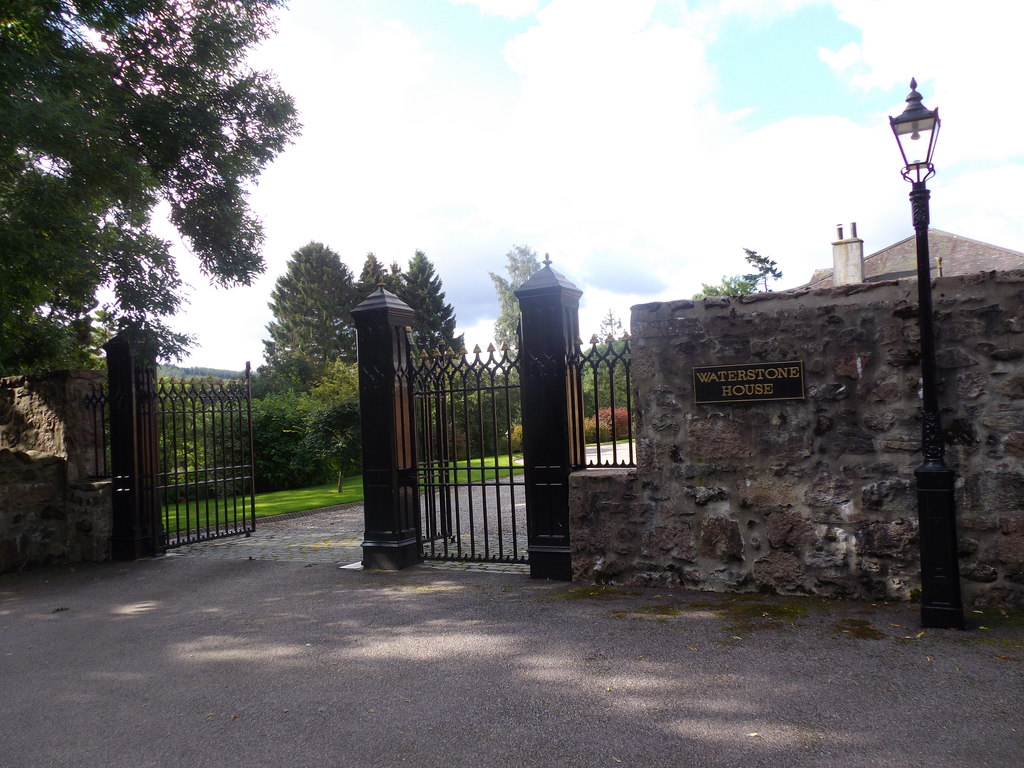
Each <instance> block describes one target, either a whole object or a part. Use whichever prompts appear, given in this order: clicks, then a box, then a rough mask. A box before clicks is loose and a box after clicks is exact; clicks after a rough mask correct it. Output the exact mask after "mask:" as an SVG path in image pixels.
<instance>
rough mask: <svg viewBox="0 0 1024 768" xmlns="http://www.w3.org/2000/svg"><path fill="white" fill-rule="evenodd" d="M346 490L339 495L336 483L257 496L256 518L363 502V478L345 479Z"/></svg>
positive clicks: (358, 476)
mask: <svg viewBox="0 0 1024 768" xmlns="http://www.w3.org/2000/svg"><path fill="white" fill-rule="evenodd" d="M344 485H345V490H344V491H342V492H341V493H338V484H337V483H335V482H330V483H324V484H323V485H314V486H311V487H309V488H296V489H294V490H291V491H271V492H270V493H257V494H256V517H258V518H259V517H271V516H273V515H283V514H285V513H287V512H302V511H304V510H307V509H318V508H319V507H333V506H334V505H335V504H349V503H351V502H354V501H362V500H363V476H362V475H353V476H352V477H346V478H345V484H344Z"/></svg>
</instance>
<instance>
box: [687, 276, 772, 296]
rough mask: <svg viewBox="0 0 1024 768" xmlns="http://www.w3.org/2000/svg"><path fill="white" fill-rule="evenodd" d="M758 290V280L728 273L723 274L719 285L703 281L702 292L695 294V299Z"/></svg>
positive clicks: (744, 294) (741, 294)
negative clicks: (730, 275) (728, 274)
mask: <svg viewBox="0 0 1024 768" xmlns="http://www.w3.org/2000/svg"><path fill="white" fill-rule="evenodd" d="M756 290H757V281H756V280H751V279H750V277H749V276H744V275H733V276H732V277H729V276H727V275H723V276H722V282H721V283H719V284H718V285H708V284H707V283H701V286H700V292H699V293H695V294H693V298H694V299H706V298H707V297H708V296H746V295H747V294H748V293H753V292H754V291H756Z"/></svg>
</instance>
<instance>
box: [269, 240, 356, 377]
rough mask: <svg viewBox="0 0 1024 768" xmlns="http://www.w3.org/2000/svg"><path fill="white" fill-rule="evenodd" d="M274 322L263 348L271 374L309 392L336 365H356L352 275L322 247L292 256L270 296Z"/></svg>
mask: <svg viewBox="0 0 1024 768" xmlns="http://www.w3.org/2000/svg"><path fill="white" fill-rule="evenodd" d="M270 296H271V302H270V309H271V310H272V311H273V313H274V320H273V321H272V322H271V323H270V324H269V325H268V326H267V331H268V332H269V333H270V339H269V340H266V341H264V342H263V345H264V347H265V350H266V351H265V357H266V362H267V364H266V366H265V368H264V370H262V371H261V373H266V374H269V375H270V376H271V377H273V378H276V379H278V380H280V381H281V382H282V383H285V384H287V385H290V386H293V387H295V388H297V389H307V388H308V387H309V386H310V385H311V384H312V383H313V382H315V381H316V380H318V379H319V378H320V377H321V376H322V375H323V372H324V370H325V368H326V367H327V365H328V364H329V363H331V362H333V361H335V360H339V359H340V360H345V361H355V359H356V358H355V353H356V345H355V326H354V325H353V323H352V317H351V314H350V312H351V309H352V307H353V305H354V304H355V303H356V300H357V293H356V291H355V287H354V284H353V280H352V271H351V270H350V269H349V268H348V267H347V266H346V265H345V264H343V263H342V261H341V258H340V257H339V256H338V254H337V253H335V252H334V251H332V250H331V249H330V248H328V247H327V246H325V245H324V244H323V243H309V244H308V245H304V246H303V247H302V248H299V249H298V250H297V251H295V253H293V254H292V256H291V259H290V261H289V262H288V268H287V271H286V272H285V274H284V275H282V276H281V277H279V278H278V279H277V284H276V285H275V287H274V290H273V292H272V293H271V295H270Z"/></svg>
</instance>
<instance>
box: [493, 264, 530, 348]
mask: <svg viewBox="0 0 1024 768" xmlns="http://www.w3.org/2000/svg"><path fill="white" fill-rule="evenodd" d="M505 259H506V261H507V262H508V263H507V264H506V267H505V269H506V271H507V272H508V277H507V278H505V277H502V276H501V275H496V274H494V273H493V272H489V273H488V274H489V275H490V276H491V282H493V283H494V290H495V291H496V292H497V294H498V302H499V304H500V314H499V315H498V319H497V320H496V321H495V323H494V343H495V344H496V345H497V346H498V347H504V346H509V347H518V346H519V300H518V299H516V296H515V293H513V291H515V289H516V288H518V287H519V286H521V285H522V284H523V283H525V282H526V281H527V280H529V279H530V276H531V275H533V273H534V272H536V271H537V270H538V269H540V262H539V261H538V260H537V254H536V253H534V252H533V251H532V250H531V249H530V247H529V246H528V245H514V246H512V250H510V251H509V252H508V253H506V254H505Z"/></svg>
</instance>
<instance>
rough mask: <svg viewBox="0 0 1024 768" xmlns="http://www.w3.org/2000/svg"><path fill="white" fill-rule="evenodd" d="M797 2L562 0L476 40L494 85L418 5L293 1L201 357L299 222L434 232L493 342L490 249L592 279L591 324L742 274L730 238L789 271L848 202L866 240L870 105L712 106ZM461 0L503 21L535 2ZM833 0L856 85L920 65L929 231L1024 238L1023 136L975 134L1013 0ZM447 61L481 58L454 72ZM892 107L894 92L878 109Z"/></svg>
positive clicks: (240, 330) (400, 237)
mask: <svg viewBox="0 0 1024 768" xmlns="http://www.w3.org/2000/svg"><path fill="white" fill-rule="evenodd" d="M810 2H813V0H775V1H774V2H769V1H766V0H725V1H724V2H718V3H715V2H712V3H705V4H702V5H700V6H697V7H695V8H693V9H689V8H688V7H687V6H685V5H683V4H681V5H680V6H679V7H680V18H681V23H678V24H675V25H670V24H669V23H668V22H659V21H657V19H658V18H660V17H659V16H658V15H657V10H658V9H657V7H656V3H655V2H654V0H624V1H622V2H613V1H612V0H599V1H598V0H553V1H552V2H550V3H548V4H547V5H546V6H545V7H544V8H543V9H541V10H539V11H537V12H536V18H535V19H534V20H532V22H531V25H530V26H529V28H528V29H527V30H526V31H525V32H522V33H521V34H518V35H516V36H514V37H510V39H508V41H507V42H506V43H505V45H504V47H503V49H502V51H501V53H502V55H503V59H499V58H498V56H497V53H498V52H497V51H492V52H491V53H492V55H493V59H494V60H493V61H489V62H488V64H487V66H490V67H493V66H495V64H494V61H499V62H500V61H504V63H505V65H506V66H507V68H508V69H507V71H505V72H503V73H500V74H502V76H504V77H505V78H506V79H505V80H503V81H502V83H501V85H500V86H499V85H497V84H496V81H495V80H494V79H492V75H491V74H490V73H489V71H488V70H487V68H486V67H485V66H484V64H483V63H482V62H479V61H477V60H475V59H472V58H457V59H452V58H450V57H449V55H450V54H451V53H452V52H451V51H449V50H446V49H445V47H444V44H443V43H442V40H444V38H443V36H439V35H437V34H434V33H432V32H431V31H430V30H428V29H425V28H421V27H416V26H413V22H411V21H403V20H401V19H394V18H367V19H363V20H361V21H359V22H352V20H351V19H340V20H334V21H333V22H332V23H334V24H335V25H336V26H331V25H330V24H327V23H324V24H322V25H320V26H317V27H315V28H314V27H311V26H309V25H308V24H307V25H306V26H302V25H299V24H298V22H297V21H296V19H295V18H293V17H290V16H289V15H287V14H286V15H284V16H283V17H282V20H281V25H280V29H281V33H280V35H279V37H278V38H275V39H274V40H272V41H270V42H269V43H268V44H267V45H266V46H264V48H263V50H262V51H261V53H260V54H259V56H260V59H259V65H260V66H265V67H272V68H273V69H275V70H276V71H277V72H278V73H279V75H280V78H281V81H282V84H283V85H284V87H285V89H286V90H288V91H289V92H290V93H292V94H294V95H295V97H296V99H297V102H298V104H299V106H300V108H301V110H302V113H303V116H302V117H303V122H304V123H305V125H306V128H305V132H304V134H303V136H302V137H301V138H300V139H299V140H298V142H297V143H296V145H295V146H293V147H291V148H290V149H289V150H288V151H287V152H286V153H285V155H284V156H282V157H281V158H280V159H279V160H278V161H277V162H276V163H275V164H274V166H273V167H271V168H270V169H269V170H268V171H267V172H266V173H265V174H264V177H263V178H262V180H261V183H260V186H259V187H258V188H257V189H256V191H255V192H254V194H253V204H254V207H255V208H256V210H258V211H260V212H261V213H262V215H263V216H264V218H265V220H266V226H267V233H268V241H267V248H266V255H267V260H268V263H269V268H268V272H267V274H266V275H265V276H264V277H263V278H261V280H260V281H259V283H258V284H257V286H255V287H254V288H252V289H244V290H240V291H231V292H224V291H221V292H219V293H217V294H213V293H212V291H207V289H197V292H196V297H195V300H194V301H193V304H192V308H191V309H190V313H189V315H188V317H187V319H183V322H186V323H188V324H189V326H190V329H191V330H193V331H195V332H199V333H200V337H201V340H202V341H203V343H204V345H205V349H204V350H203V351H202V352H201V353H197V354H196V355H194V356H193V359H194V360H195V361H196V364H209V365H220V364H221V363H222V362H223V363H225V364H227V363H229V362H230V363H231V364H232V365H234V364H235V363H234V358H235V357H237V356H239V355H241V354H242V349H243V348H245V349H247V350H248V351H246V352H245V355H246V356H248V357H252V358H258V355H259V351H260V350H261V348H262V347H261V345H260V344H259V339H260V338H261V337H262V335H263V333H264V331H263V327H264V326H265V325H266V323H267V322H268V321H269V319H270V317H269V312H268V311H267V310H266V308H265V306H266V301H267V297H268V296H269V292H270V289H271V287H272V286H273V282H274V280H275V279H276V277H277V276H278V275H280V274H281V273H282V272H283V271H284V264H285V261H286V260H287V258H288V256H289V254H290V253H291V252H292V251H294V250H295V249H296V248H298V247H300V246H301V245H303V244H304V243H306V242H308V241H309V240H314V239H315V240H321V241H323V242H325V243H327V244H329V245H330V246H331V247H333V248H334V249H335V250H337V251H338V252H339V253H341V254H342V255H343V257H344V258H345V259H346V260H347V262H348V263H349V265H350V267H352V268H353V270H358V269H359V267H360V266H361V264H362V259H363V256H364V255H365V253H366V252H367V251H369V250H374V251H375V252H376V253H377V255H378V256H379V257H380V258H382V259H383V260H384V261H391V260H398V261H401V262H405V261H407V260H408V258H409V257H410V256H411V255H412V253H413V250H414V249H416V248H421V249H423V250H425V251H426V252H427V254H428V256H430V257H431V258H432V260H433V261H434V263H435V265H436V267H437V269H438V273H439V275H440V276H441V278H442V279H443V281H444V284H445V288H446V290H447V292H448V298H449V300H451V301H452V302H453V304H454V305H455V308H456V311H457V312H458V313H459V320H460V323H461V324H462V325H461V326H460V330H464V331H466V334H467V344H469V346H470V347H472V345H473V344H474V343H479V344H481V346H482V347H485V346H486V343H487V341H488V340H489V338H490V336H491V329H492V327H493V314H495V313H496V311H497V307H496V302H495V300H494V294H493V289H492V286H491V283H490V280H489V279H488V278H487V272H488V271H500V270H501V269H502V268H503V265H504V254H505V252H506V251H507V250H508V248H509V247H510V246H511V245H512V244H513V243H527V244H529V245H530V246H532V247H533V248H534V249H535V250H536V251H537V252H538V253H540V254H541V255H543V254H544V253H545V252H549V253H550V254H551V256H552V259H553V260H554V267H555V269H557V270H558V271H560V272H563V273H564V274H566V275H567V276H568V277H569V278H570V279H572V280H573V281H574V282H576V283H577V285H579V286H580V287H581V288H583V289H584V298H583V305H582V308H581V329H582V330H583V332H584V333H585V334H587V335H589V333H592V332H593V331H594V330H596V328H597V327H598V325H599V323H600V320H601V317H602V316H603V315H604V314H605V313H606V312H607V311H608V309H612V310H613V311H614V312H615V313H616V314H617V315H619V316H620V317H621V318H622V320H623V321H626V320H627V319H628V311H629V310H628V308H629V305H630V304H631V303H642V302H648V301H654V300H667V299H679V298H688V297H689V296H690V295H691V294H692V293H693V292H695V291H696V290H698V289H699V287H700V284H701V283H702V282H707V283H715V282H718V280H720V279H721V277H722V276H723V275H733V274H738V273H741V272H743V271H744V270H745V268H746V264H745V262H744V261H743V252H742V248H743V247H748V248H752V249H754V250H757V251H759V252H760V253H763V254H766V255H769V256H771V257H772V258H775V259H776V260H777V261H778V262H779V265H780V267H781V268H782V270H783V272H784V273H785V278H784V280H783V281H781V282H780V284H779V286H780V287H786V286H791V285H797V284H800V283H802V282H804V281H806V280H807V279H808V278H809V277H810V274H811V273H812V272H813V270H814V269H815V268H818V267H821V266H827V265H828V264H829V260H830V253H831V250H830V245H829V244H830V242H831V240H832V239H833V238H834V234H835V225H836V224H837V223H840V222H842V223H848V222H849V221H851V220H855V221H857V222H858V225H859V231H860V234H861V236H862V237H864V239H865V241H866V248H867V250H868V251H869V252H871V251H873V250H877V249H878V248H881V247H883V246H885V245H888V244H889V243H891V242H893V241H894V240H897V239H899V238H901V237H905V236H906V235H907V234H909V233H910V231H911V227H910V208H909V203H908V202H907V200H906V195H907V192H908V189H907V188H906V186H907V185H906V184H905V183H904V182H903V181H902V180H901V179H900V177H899V173H898V168H897V157H898V152H897V150H896V147H895V142H894V141H893V138H892V136H891V134H890V133H889V132H888V130H887V127H886V120H885V113H884V112H879V113H878V114H868V115H864V116H863V117H862V118H859V119H857V120H852V119H848V118H840V117H828V116H824V117H814V118H811V117H802V118H795V117H794V118H788V119H780V120H778V121H776V122H774V123H772V124H769V125H764V126H763V127H760V128H758V129H756V130H748V129H745V128H744V127H743V126H744V123H743V121H742V120H740V119H738V116H737V115H736V114H723V113H722V112H721V111H720V110H719V109H718V108H717V107H716V89H717V88H718V86H719V83H718V77H719V75H718V73H717V72H716V71H715V70H714V69H713V68H712V65H711V64H710V62H709V56H708V46H709V44H710V42H711V41H713V40H714V39H715V37H716V35H725V34H730V29H731V27H730V24H731V23H732V22H734V21H736V20H737V19H742V20H746V21H747V22H751V21H752V22H754V23H758V24H765V25H767V24H770V23H771V22H772V21H773V20H774V19H776V18H779V17H781V16H784V15H786V14H790V13H793V12H794V10H795V9H797V8H799V7H801V6H803V5H806V4H808V3H810ZM474 4H475V5H477V7H479V8H480V9H481V12H483V13H487V14H495V15H500V16H504V17H506V18H514V17H521V16H523V15H525V14H529V13H532V12H533V11H534V10H536V7H537V3H534V2H523V3H516V2H509V3H497V2H484V1H483V0H480V1H479V2H476V3H474ZM819 4H820V3H819ZM832 5H834V7H835V8H836V9H837V11H836V13H837V14H838V15H839V17H840V18H841V19H842V20H843V21H845V22H847V23H848V24H851V25H853V26H854V27H856V28H858V29H859V30H860V31H861V34H860V39H859V41H857V42H850V43H847V44H844V45H843V46H842V47H840V48H838V50H834V51H833V50H828V49H820V50H819V57H820V59H821V60H822V61H823V62H826V63H827V64H828V65H829V66H831V67H832V68H833V70H834V71H835V72H836V73H837V76H838V77H840V78H842V79H843V80H845V81H846V82H848V83H850V84H851V85H853V86H854V87H856V88H859V89H863V90H864V92H865V93H870V92H878V90H879V89H885V90H886V92H888V89H890V88H893V87H899V86H900V84H902V83H904V82H905V81H908V80H909V78H910V76H911V75H916V76H917V77H918V78H919V80H921V82H922V93H924V94H925V103H926V104H928V105H929V106H934V105H940V106H941V109H942V116H943V121H944V125H943V135H942V137H941V139H940V146H939V157H938V162H939V175H938V176H937V177H936V179H935V181H934V182H933V184H932V186H933V188H934V197H933V206H932V210H933V221H934V223H935V226H938V227H941V228H944V229H950V230H951V231H955V232H957V233H959V234H963V235H966V236H968V237H976V238H978V239H982V240H989V241H991V242H994V243H996V244H1000V245H1005V246H1007V247H1011V248H1018V249H1024V229H1022V224H1021V223H1020V217H1019V211H1020V209H1021V207H1022V202H1024V201H1022V199H1021V192H1020V190H1021V189H1024V184H1022V183H1021V182H1024V178H1021V173H1022V171H1021V166H1020V165H1017V166H1014V167H1012V168H1007V166H1006V158H1007V157H1013V156H1014V155H1016V156H1017V157H1019V156H1020V155H1021V154H1024V144H1022V142H1024V134H1022V133H1021V132H1019V131H1011V132H1008V133H1006V134H1005V135H1001V136H995V137H990V135H989V134H990V124H991V119H992V115H993V112H994V111H995V112H996V113H997V114H1008V115H1009V117H1010V118H1012V119H1016V118H1017V117H1020V116H1021V115H1020V114H1019V113H1020V109H1021V107H1020V104H1021V101H1020V100H1018V99H1014V98H1013V97H1012V94H1011V95H1009V96H1007V95H1006V89H1007V88H1008V87H1009V86H1008V85H1004V84H1001V83H999V82H997V81H995V80H994V78H995V77H998V76H999V74H1001V73H1002V74H1005V73H1010V72H1014V71H1016V70H1017V68H1019V67H1018V65H1017V64H1016V62H1015V61H1014V60H1013V59H1014V56H1015V52H1016V50H1017V47H1016V46H1017V43H1016V40H1015V37H1014V35H1015V32H1014V30H1015V27H1014V25H1013V24H1010V23H1007V18H1006V15H1007V7H1008V6H1007V4H1001V3H998V2H993V3H982V4H975V5H974V6H972V7H971V10H970V17H971V26H972V28H976V29H984V30H985V34H984V35H982V34H977V35H971V34H966V33H965V32H964V13H965V11H964V10H963V7H962V6H961V5H959V4H953V3H946V2H927V3H925V2H923V1H920V0H913V1H912V2H905V3H892V2H887V3H882V2H876V1H875V0H833V3H832ZM369 7H370V6H369V5H367V6H366V8H369ZM367 12H368V11H367ZM325 18H331V17H329V16H326V17H325ZM911 19H913V20H914V24H916V25H917V26H913V25H912V24H911ZM922 20H923V22H922ZM489 23H493V22H489ZM511 28H512V27H510V29H511ZM516 28H517V29H519V28H521V26H520V27H516ZM908 29H914V30H915V32H914V35H913V36H912V37H911V38H910V39H909V40H908V35H907V30H908ZM510 34H511V33H510ZM805 44H806V41H805ZM460 55H465V56H470V54H468V53H466V54H462V53H461V52H460ZM473 55H478V54H473ZM752 55H754V56H756V55H759V54H758V52H752ZM453 61H455V62H456V63H455V64H453ZM453 67H463V68H465V69H467V70H472V71H473V72H475V73H477V74H478V75H479V76H478V77H477V78H476V79H474V78H464V79H461V80H458V81H456V80H453V79H450V78H449V77H448V74H449V73H450V72H451V70H452V68H453ZM811 99H813V95H811V94H809V95H808V100H811ZM901 109H902V104H901V103H900V102H899V101H898V100H897V102H896V103H895V104H893V105H892V109H891V110H890V114H896V113H897V112H898V111H900V110H901ZM811 114H813V112H812V113H811ZM1000 142H1004V143H1002V144H1001V143H1000ZM1007 144H1008V145H1009V148H1008V149H1007V148H1006V146H1007ZM615 270H621V272H622V276H621V278H619V277H618V276H617V275H616V274H615ZM649 276H654V277H655V278H657V283H658V284H661V285H662V286H663V288H661V289H660V290H659V289H657V288H656V287H654V285H655V283H654V282H653V281H651V280H648V279H647V278H648V277H649ZM190 279H192V280H193V282H196V284H197V285H200V284H201V282H202V280H201V278H199V277H198V276H196V275H190ZM597 286H601V287H600V288H599V287H597ZM641 286H646V288H644V289H641ZM641 290H649V291H650V294H649V295H644V294H643V293H637V292H636V291H641ZM210 297H212V298H210ZM224 318H230V320H227V321H226V320H224ZM219 328H223V329H226V330H227V333H226V334H223V335H224V336H225V337H227V339H226V340H225V339H223V338H221V339H219V338H218V336H217V334H216V333H215V332H214V330H215V329H219ZM215 344H219V346H215ZM215 350H219V351H215ZM225 355H229V356H230V357H225ZM254 362H255V359H254Z"/></svg>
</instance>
